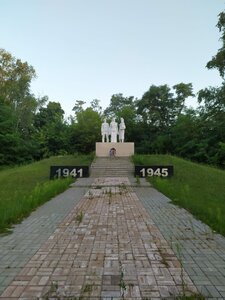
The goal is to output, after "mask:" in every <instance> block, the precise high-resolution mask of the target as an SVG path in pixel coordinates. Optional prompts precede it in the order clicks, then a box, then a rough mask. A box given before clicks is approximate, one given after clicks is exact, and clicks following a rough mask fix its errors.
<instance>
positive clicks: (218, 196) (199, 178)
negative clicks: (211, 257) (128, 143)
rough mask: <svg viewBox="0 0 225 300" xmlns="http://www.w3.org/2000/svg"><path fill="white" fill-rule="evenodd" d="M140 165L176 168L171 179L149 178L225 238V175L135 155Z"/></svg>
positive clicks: (175, 160)
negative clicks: (171, 166)
mask: <svg viewBox="0 0 225 300" xmlns="http://www.w3.org/2000/svg"><path fill="white" fill-rule="evenodd" d="M133 161H134V163H135V164H136V165H146V166H147V165H154V164H155V165H157V164H158V165H173V166H174V176H173V177H171V178H170V179H161V178H156V177H154V178H148V180H149V181H150V182H151V183H152V185H153V186H154V187H155V188H157V189H158V190H159V191H160V192H162V193H163V194H165V195H166V196H168V197H169V198H170V199H171V200H172V201H173V203H175V204H177V205H179V206H181V207H184V208H185V209H187V210H188V211H190V212H191V213H192V214H193V215H195V216H196V217H197V218H198V219H200V220H202V221H203V222H204V223H206V224H208V225H209V226H210V227H211V228H212V229H213V230H216V231H217V232H219V233H221V234H223V235H225V171H223V170H220V169H217V168H213V167H209V166H205V165H201V164H197V163H193V162H190V161H187V160H184V159H181V158H178V157H174V156H170V155H134V157H133Z"/></svg>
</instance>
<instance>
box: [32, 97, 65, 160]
mask: <svg viewBox="0 0 225 300" xmlns="http://www.w3.org/2000/svg"><path fill="white" fill-rule="evenodd" d="M63 116H64V111H63V109H62V108H61V105H60V103H58V102H51V101H50V102H49V103H48V104H47V107H41V108H40V110H39V112H38V113H37V114H36V115H35V120H34V126H35V128H36V134H35V140H37V141H38V143H39V145H40V153H39V156H40V158H41V157H48V156H50V155H55V154H60V153H65V152H67V151H68V147H69V146H68V130H67V124H65V122H64V120H63Z"/></svg>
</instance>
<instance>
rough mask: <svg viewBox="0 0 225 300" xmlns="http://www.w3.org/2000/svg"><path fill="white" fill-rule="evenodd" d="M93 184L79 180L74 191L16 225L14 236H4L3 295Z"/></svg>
mask: <svg viewBox="0 0 225 300" xmlns="http://www.w3.org/2000/svg"><path fill="white" fill-rule="evenodd" d="M91 182H92V180H90V179H79V180H78V181H76V183H75V184H74V188H70V189H68V190H67V191H66V192H64V193H63V194H61V195H58V196H57V197H55V198H53V199H52V200H51V201H49V202H46V203H45V204H44V205H42V206H41V207H39V208H38V209H37V210H36V211H34V212H33V213H32V214H31V215H30V216H29V217H28V218H26V219H24V220H23V222H22V223H21V224H17V225H15V227H14V229H13V233H11V234H9V235H6V236H2V235H0V294H1V292H2V291H3V290H4V289H5V288H6V287H7V285H8V284H9V283H10V282H11V281H12V279H13V278H14V277H15V275H17V274H18V273H19V272H20V271H21V269H22V268H23V267H24V266H25V264H26V263H27V262H28V260H29V259H30V258H31V257H32V256H33V255H34V254H35V253H36V252H37V250H38V249H39V248H40V246H41V245H42V244H43V242H45V241H46V240H47V239H48V238H49V236H50V235H51V234H52V233H53V232H54V230H55V229H56V228H57V226H58V225H59V224H60V222H62V220H63V219H64V217H65V216H66V215H67V214H68V213H69V212H70V211H71V209H72V208H73V207H74V205H75V204H77V203H78V201H79V200H80V198H81V197H82V196H83V195H84V194H85V192H86V191H87V190H88V188H87V187H85V185H90V184H91ZM79 185H81V186H79ZM62 195H63V197H62Z"/></svg>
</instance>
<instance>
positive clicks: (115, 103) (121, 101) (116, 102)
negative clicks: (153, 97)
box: [104, 94, 135, 118]
mask: <svg viewBox="0 0 225 300" xmlns="http://www.w3.org/2000/svg"><path fill="white" fill-rule="evenodd" d="M126 107H127V108H128V107H129V108H133V109H134V107H135V101H134V97H133V96H130V97H124V96H123V94H114V95H112V97H111V100H110V104H109V106H108V107H107V108H106V109H105V111H104V115H106V116H107V117H111V118H112V117H118V116H119V115H120V112H121V110H122V109H124V108H126Z"/></svg>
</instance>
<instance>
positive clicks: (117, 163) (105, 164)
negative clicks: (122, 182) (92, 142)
mask: <svg viewBox="0 0 225 300" xmlns="http://www.w3.org/2000/svg"><path fill="white" fill-rule="evenodd" d="M133 172H134V167H133V164H132V162H131V161H130V158H128V157H115V158H105V157H104V158H101V157H98V158H96V159H95V161H94V162H93V163H92V165H91V177H127V176H131V175H133Z"/></svg>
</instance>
